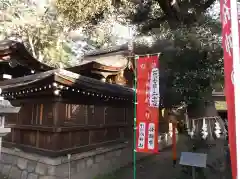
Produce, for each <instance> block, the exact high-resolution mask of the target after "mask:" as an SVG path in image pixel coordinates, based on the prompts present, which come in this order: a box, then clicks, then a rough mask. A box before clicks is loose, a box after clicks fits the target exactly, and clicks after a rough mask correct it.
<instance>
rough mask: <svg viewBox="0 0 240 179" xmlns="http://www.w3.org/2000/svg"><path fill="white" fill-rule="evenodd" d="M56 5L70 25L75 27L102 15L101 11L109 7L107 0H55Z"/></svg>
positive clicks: (109, 3) (92, 21)
mask: <svg viewBox="0 0 240 179" xmlns="http://www.w3.org/2000/svg"><path fill="white" fill-rule="evenodd" d="M56 7H57V8H58V11H59V13H62V14H63V15H64V17H66V19H67V21H68V23H69V24H70V26H71V27H72V28H73V27H76V26H81V25H85V24H87V23H90V22H91V23H95V20H97V19H98V18H101V17H102V16H103V12H104V11H106V10H108V9H109V8H111V2H110V1H109V0H57V1H56Z"/></svg>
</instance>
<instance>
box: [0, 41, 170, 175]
mask: <svg viewBox="0 0 240 179" xmlns="http://www.w3.org/2000/svg"><path fill="white" fill-rule="evenodd" d="M133 66H134V64H133V61H132V59H131V58H128V51H127V46H126V45H124V46H120V47H115V48H113V49H108V50H98V51H94V52H91V53H89V54H86V56H85V57H84V60H83V62H82V63H80V64H79V65H78V66H74V67H71V68H67V69H53V68H52V67H49V66H47V65H45V64H43V63H41V62H39V61H37V60H36V59H35V58H33V57H32V56H31V55H30V54H29V53H28V51H27V50H26V49H25V47H24V45H23V44H21V43H19V42H14V41H2V42H0V75H2V78H1V79H0V88H1V89H2V95H3V96H4V98H5V99H6V100H9V101H10V102H11V104H12V105H14V106H21V110H20V112H19V113H18V114H8V115H7V116H6V127H9V128H11V131H12V132H11V133H10V134H8V135H7V136H5V137H4V140H3V147H4V150H3V155H2V160H0V166H3V168H4V169H3V170H2V172H3V174H4V175H6V176H9V178H11V179H22V178H24V177H22V176H23V175H24V176H25V175H27V176H28V177H27V179H30V178H42V177H43V178H53V179H66V178H68V177H69V175H71V177H72V178H81V179H93V178H94V177H95V176H96V175H98V174H100V173H105V172H111V171H112V170H114V169H117V168H119V167H121V166H124V165H126V164H128V163H129V162H131V161H132V153H133V152H132V151H133V149H132V143H131V142H132V139H133V122H134V120H133V119H134V116H133V115H134V114H133V113H134V110H133V104H134V103H133V96H134V95H133V89H132V87H133V79H134V70H133V69H134V68H133ZM4 74H5V76H4ZM6 76H7V77H6ZM165 119H167V118H160V122H159V126H160V134H161V133H162V134H163V135H160V137H159V140H160V143H161V142H162V141H163V142H165V143H164V144H163V143H161V144H160V145H161V147H162V146H164V145H170V144H171V139H170V133H169V123H168V120H165ZM67 156H68V157H67ZM143 156H145V155H144V154H142V153H138V154H137V158H140V157H143ZM70 161H71V162H70ZM9 166H10V169H9V170H6V169H5V168H7V169H8V168H9ZM69 167H70V170H69ZM0 172H1V171H0ZM69 172H71V173H70V174H69Z"/></svg>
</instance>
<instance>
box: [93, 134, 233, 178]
mask: <svg viewBox="0 0 240 179" xmlns="http://www.w3.org/2000/svg"><path fill="white" fill-rule="evenodd" d="M187 140H188V139H187V138H186V137H185V136H180V137H179V142H178V145H177V148H178V149H177V150H178V161H177V165H176V166H175V167H174V166H173V161H172V150H171V148H168V149H165V150H163V151H161V152H160V153H159V154H158V155H153V156H149V157H147V158H145V159H142V160H140V161H138V162H137V176H136V179H192V176H191V168H186V167H185V168H184V167H182V166H181V165H179V158H180V153H181V152H186V151H188V147H187V146H186V144H187V143H188V141H187ZM213 150H215V149H213ZM219 154H220V153H218V152H216V151H213V152H210V154H208V157H210V158H212V159H213V160H212V161H215V162H213V163H214V164H213V165H211V164H210V165H209V166H208V167H207V168H206V169H203V170H201V169H200V171H197V172H198V173H197V174H196V175H197V176H196V179H213V178H217V179H231V173H230V172H229V171H230V170H229V167H230V166H227V165H223V161H221V159H222V160H224V156H223V155H222V154H220V155H221V157H220V158H221V159H220V160H219ZM214 155H215V156H214ZM224 163H225V162H224ZM95 179H133V166H131V165H130V166H127V167H124V168H121V169H119V170H117V171H116V172H113V173H111V174H108V175H105V176H99V177H97V178H95Z"/></svg>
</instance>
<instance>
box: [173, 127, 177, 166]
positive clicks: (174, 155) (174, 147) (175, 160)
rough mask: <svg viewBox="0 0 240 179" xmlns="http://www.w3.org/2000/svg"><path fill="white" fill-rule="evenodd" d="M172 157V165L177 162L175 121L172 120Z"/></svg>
mask: <svg viewBox="0 0 240 179" xmlns="http://www.w3.org/2000/svg"><path fill="white" fill-rule="evenodd" d="M172 159H173V165H174V166H175V165H176V163H177V140H176V123H175V122H172Z"/></svg>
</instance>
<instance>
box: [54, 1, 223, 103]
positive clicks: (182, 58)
mask: <svg viewBox="0 0 240 179" xmlns="http://www.w3.org/2000/svg"><path fill="white" fill-rule="evenodd" d="M56 2H57V4H56V6H57V9H58V12H59V13H60V14H62V15H63V16H64V17H65V18H66V19H67V20H68V23H69V24H70V25H71V26H73V27H78V26H81V27H83V28H84V27H86V28H88V27H89V26H92V25H95V26H96V25H98V24H99V23H102V22H104V21H106V18H107V19H109V17H111V18H112V19H114V20H115V21H117V22H119V23H121V24H124V25H126V24H131V25H132V26H134V27H136V28H137V32H136V34H135V35H136V37H135V40H134V41H135V43H136V44H135V53H136V54H139V53H145V54H146V53H156V52H162V56H161V58H160V61H161V65H162V66H163V68H164V70H165V74H167V78H168V80H167V82H166V88H167V89H168V90H167V91H168V93H170V94H165V97H166V100H165V101H167V102H169V101H171V103H169V104H167V105H168V106H172V105H174V104H178V103H179V102H180V101H185V102H187V103H188V104H191V106H195V104H199V103H201V105H205V104H206V102H207V103H209V102H212V99H211V92H212V88H213V86H214V84H215V83H223V79H222V78H223V62H222V48H221V35H220V33H221V25H220V21H219V10H218V11H216V9H214V5H216V4H217V3H218V1H216V0H144V1H125V0H118V1H116V0H115V1H110V2H111V3H109V1H105V0H101V1H94V0H89V1H81V0H80V1H79V0H78V1H77V0H57V1H56ZM103 29H104V28H103ZM143 36H148V37H149V36H150V37H151V38H152V43H150V45H147V44H146V43H145V42H146V38H143ZM142 42H144V44H142ZM139 43H140V44H139ZM166 44H169V45H166ZM170 98H171V100H169V99H170Z"/></svg>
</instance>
